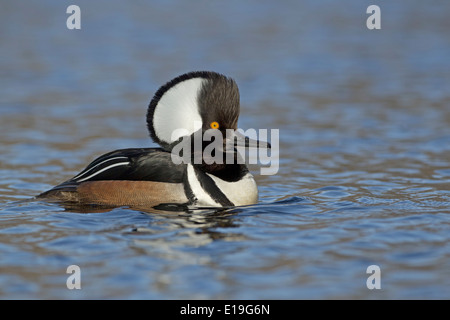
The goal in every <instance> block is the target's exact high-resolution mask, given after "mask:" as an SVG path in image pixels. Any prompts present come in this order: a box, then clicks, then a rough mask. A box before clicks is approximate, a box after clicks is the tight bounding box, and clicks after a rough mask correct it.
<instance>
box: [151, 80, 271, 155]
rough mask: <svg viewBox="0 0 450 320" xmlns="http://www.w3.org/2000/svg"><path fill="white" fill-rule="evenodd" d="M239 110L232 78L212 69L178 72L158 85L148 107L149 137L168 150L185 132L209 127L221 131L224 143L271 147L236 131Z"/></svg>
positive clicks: (199, 130) (237, 93)
mask: <svg viewBox="0 0 450 320" xmlns="http://www.w3.org/2000/svg"><path fill="white" fill-rule="evenodd" d="M239 112H240V103H239V89H238V87H237V85H236V82H234V80H233V79H231V78H227V77H225V76H224V75H221V74H218V73H215V72H209V71H196V72H190V73H186V74H183V75H181V76H178V77H176V78H175V79H173V80H171V81H169V82H168V83H166V84H165V85H163V86H162V87H161V88H159V90H158V91H157V92H156V94H155V96H154V97H153V99H152V100H151V102H150V105H149V108H148V112H147V126H148V130H149V132H150V136H151V137H152V139H153V140H154V141H155V142H156V143H158V144H159V145H160V146H161V147H162V148H163V149H165V150H167V151H171V150H172V148H173V147H174V145H176V144H177V143H178V142H179V141H180V139H181V138H183V137H184V136H191V135H194V133H196V132H197V133H198V132H201V133H204V132H205V131H206V130H209V129H215V130H219V131H220V132H221V133H222V137H223V141H224V147H225V144H227V145H228V146H230V140H231V139H232V142H231V146H234V147H236V146H247V147H251V146H254V147H268V148H270V145H269V144H268V143H266V142H259V141H257V140H251V139H249V138H248V137H245V136H243V135H242V134H240V133H239V132H238V131H236V129H237V122H238V118H239ZM227 129H232V130H227ZM227 131H228V134H226V133H227ZM230 132H232V135H231V136H230V135H229V133H230Z"/></svg>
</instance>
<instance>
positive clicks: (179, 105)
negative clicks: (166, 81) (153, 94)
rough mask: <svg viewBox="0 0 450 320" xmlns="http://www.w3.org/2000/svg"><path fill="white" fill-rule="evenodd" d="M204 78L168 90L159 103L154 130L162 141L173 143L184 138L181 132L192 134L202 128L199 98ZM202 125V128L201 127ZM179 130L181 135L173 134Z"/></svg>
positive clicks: (191, 80) (184, 82)
mask: <svg viewBox="0 0 450 320" xmlns="http://www.w3.org/2000/svg"><path fill="white" fill-rule="evenodd" d="M204 81H207V80H206V79H204V78H192V79H188V80H185V81H182V82H180V83H177V84H176V85H175V86H173V87H171V88H170V89H168V90H167V91H166V92H165V93H164V94H163V96H162V97H161V98H160V100H159V101H158V104H157V106H156V108H155V113H154V115H153V128H154V129H155V133H156V135H157V136H158V138H159V139H160V140H161V141H164V142H167V143H171V142H174V141H176V140H178V138H180V137H181V136H182V134H181V132H188V134H189V135H190V134H192V133H194V132H195V131H197V130H198V129H200V128H201V125H202V118H201V116H200V112H199V106H198V103H197V96H198V94H199V92H200V89H201V88H202V86H203V83H204ZM199 125H200V127H199ZM177 129H183V130H178V132H180V133H179V134H174V135H173V136H172V133H173V132H174V130H177Z"/></svg>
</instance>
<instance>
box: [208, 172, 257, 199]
mask: <svg viewBox="0 0 450 320" xmlns="http://www.w3.org/2000/svg"><path fill="white" fill-rule="evenodd" d="M207 175H208V176H210V177H211V179H213V180H214V182H215V183H216V185H217V187H219V189H220V190H222V192H223V193H224V194H225V195H226V196H227V198H228V200H230V201H231V202H233V203H234V205H236V206H245V205H249V204H255V203H256V202H258V188H257V186H256V182H255V179H254V178H253V176H252V174H251V173H250V172H249V173H247V174H246V175H245V176H244V177H242V179H241V180H239V181H235V182H228V181H225V180H222V179H219V178H217V177H216V176H213V175H210V174H207Z"/></svg>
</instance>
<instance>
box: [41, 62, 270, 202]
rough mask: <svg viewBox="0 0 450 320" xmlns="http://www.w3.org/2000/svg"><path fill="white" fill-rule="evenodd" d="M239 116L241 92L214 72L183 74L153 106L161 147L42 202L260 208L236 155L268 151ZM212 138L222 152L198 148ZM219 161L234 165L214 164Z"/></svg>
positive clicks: (113, 156) (141, 151) (93, 166)
mask: <svg viewBox="0 0 450 320" xmlns="http://www.w3.org/2000/svg"><path fill="white" fill-rule="evenodd" d="M239 113H240V97H239V89H238V86H237V84H236V82H235V81H234V80H233V79H231V78H228V77H226V76H224V75H222V74H219V73H216V72H211V71H194V72H189V73H186V74H183V75H180V76H178V77H176V78H174V79H172V80H171V81H169V82H167V83H166V84H165V85H163V86H162V87H160V88H159V90H157V91H156V93H155V95H154V96H153V98H152V100H151V102H150V104H149V106H148V111H147V128H148V130H149V133H150V137H151V138H152V139H153V141H154V142H155V143H157V144H159V145H160V146H161V147H160V148H132V149H121V150H116V151H112V152H109V153H107V154H104V155H102V156H100V157H98V158H97V159H95V160H94V161H93V162H92V163H90V164H89V165H88V166H87V167H86V168H85V169H84V170H83V171H81V172H80V173H79V174H77V175H76V176H74V177H73V178H71V179H69V180H67V181H65V182H63V183H61V184H59V185H57V186H56V187H54V188H52V189H50V190H48V191H46V192H44V193H42V194H40V195H39V196H37V198H39V199H50V200H58V201H65V202H69V203H76V204H81V205H84V204H94V205H104V206H148V207H155V206H159V205H166V204H167V205H180V206H188V207H232V206H242V205H250V204H254V203H256V202H257V200H258V189H257V185H256V182H255V180H254V178H253V176H252V174H251V173H250V172H249V170H248V168H247V166H246V165H245V163H242V162H240V161H237V160H238V159H240V158H239V154H238V152H237V148H238V147H258V148H270V144H269V143H267V142H261V141H258V140H252V139H249V138H248V137H246V136H244V135H242V134H240V133H239V132H238V131H237V122H238V118H239ZM207 131H209V132H211V131H212V132H213V133H214V136H216V137H219V138H222V142H220V140H221V139H218V141H219V142H220V144H219V145H218V147H217V148H215V150H214V151H213V152H210V153H207V154H206V155H205V151H206V148H208V143H207V142H208V141H204V139H202V140H201V142H200V148H198V147H197V149H196V148H195V146H194V144H195V137H198V136H200V137H201V136H202V135H203V134H205V132H207ZM191 138H192V139H191ZM186 141H187V143H184V144H180V143H182V142H186ZM192 141H194V142H192ZM214 141H215V140H214ZM216 145H217V144H216ZM180 146H184V147H186V148H184V149H183V148H180ZM193 146H194V148H189V147H193ZM174 150H181V152H179V153H178V154H175V153H174ZM230 155H231V156H230ZM218 156H219V158H220V157H223V158H224V159H225V156H227V157H228V158H227V159H228V160H229V159H232V160H233V161H231V163H230V161H222V163H221V162H220V161H215V162H214V161H211V160H213V159H217V158H216V157H218ZM182 159H184V160H189V161H180V160H182Z"/></svg>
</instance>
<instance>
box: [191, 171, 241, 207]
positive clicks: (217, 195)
mask: <svg viewBox="0 0 450 320" xmlns="http://www.w3.org/2000/svg"><path fill="white" fill-rule="evenodd" d="M194 171H195V176H196V177H197V179H198V181H199V182H200V185H201V186H202V188H203V190H205V191H206V193H208V194H209V195H210V196H211V198H212V199H213V200H214V201H216V202H217V203H220V205H222V206H224V207H234V203H233V202H231V201H230V200H229V199H228V198H227V196H226V195H225V194H224V193H223V192H222V191H221V190H220V189H219V187H218V186H217V185H216V183H215V182H214V180H213V179H212V178H211V177H209V176H208V175H207V174H205V173H204V172H202V171H201V170H199V169H197V168H195V167H194ZM191 192H192V191H191Z"/></svg>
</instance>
